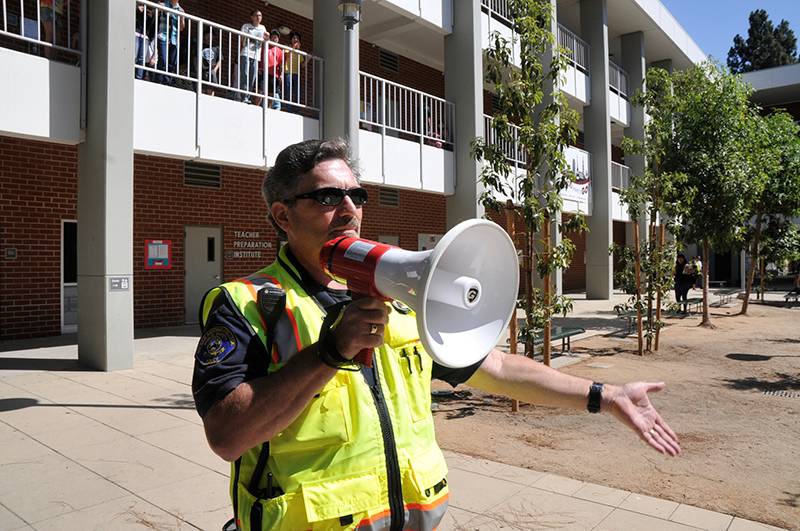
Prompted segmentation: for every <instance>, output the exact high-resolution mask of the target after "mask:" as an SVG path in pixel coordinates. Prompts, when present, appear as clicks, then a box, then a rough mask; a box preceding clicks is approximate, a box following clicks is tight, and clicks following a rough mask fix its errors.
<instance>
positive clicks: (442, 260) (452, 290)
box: [320, 219, 519, 368]
mask: <svg viewBox="0 0 800 531" xmlns="http://www.w3.org/2000/svg"><path fill="white" fill-rule="evenodd" d="M320 263H321V265H322V267H323V268H324V269H325V271H326V272H327V273H328V274H329V275H330V276H331V277H332V278H334V279H336V280H339V281H340V282H342V283H345V284H347V287H348V288H349V289H350V291H351V292H352V293H353V294H354V296H369V297H376V298H381V299H384V300H392V299H396V300H399V301H400V302H403V303H404V304H406V305H408V306H409V307H411V308H412V309H413V310H414V311H415V312H416V314H417V328H418V330H419V334H420V340H421V341H422V344H423V346H424V348H425V350H426V352H427V353H428V354H429V355H430V356H431V357H432V358H433V359H434V360H436V361H437V362H438V363H439V364H441V365H444V366H446V367H453V368H458V367H467V366H469V365H472V364H474V363H476V362H478V361H480V359H482V358H483V357H484V356H485V355H486V354H487V353H488V352H489V351H490V350H491V349H492V348H493V347H494V345H495V344H496V343H497V341H498V339H499V338H500V335H501V334H502V333H503V331H504V330H505V328H506V327H507V326H508V322H509V320H510V319H511V317H512V314H513V313H514V310H515V308H516V299H517V290H518V288H519V265H518V259H517V252H516V249H515V247H514V244H513V242H512V241H511V238H510V237H509V236H508V234H507V233H506V232H505V230H503V228H502V227H500V226H499V225H497V224H495V223H492V222H491V221H486V220H475V219H473V220H468V221H464V222H462V223H460V224H458V225H456V226H455V227H454V228H453V229H451V230H450V231H448V232H447V234H445V235H444V236H443V237H442V239H441V240H440V241H439V243H438V244H436V246H435V247H434V248H433V249H432V250H430V251H419V252H415V251H406V250H403V249H400V248H398V247H394V246H391V245H386V244H383V243H379V242H374V241H370V240H365V239H362V238H351V237H346V236H343V237H340V238H337V239H334V240H331V241H329V242H328V243H326V244H325V245H324V246H323V248H322V251H321V252H320Z"/></svg>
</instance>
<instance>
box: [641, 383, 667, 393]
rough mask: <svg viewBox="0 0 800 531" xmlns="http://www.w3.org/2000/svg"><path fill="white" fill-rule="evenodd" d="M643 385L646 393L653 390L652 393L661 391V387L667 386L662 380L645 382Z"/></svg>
mask: <svg viewBox="0 0 800 531" xmlns="http://www.w3.org/2000/svg"><path fill="white" fill-rule="evenodd" d="M645 385H647V392H648V393H649V392H650V391H653V392H654V393H657V392H659V391H661V390H662V389H664V387H666V386H667V384H665V383H664V382H651V383H647V384H645Z"/></svg>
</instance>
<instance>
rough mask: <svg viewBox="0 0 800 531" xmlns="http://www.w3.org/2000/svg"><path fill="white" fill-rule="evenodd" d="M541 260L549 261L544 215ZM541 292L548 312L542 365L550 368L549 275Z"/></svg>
mask: <svg viewBox="0 0 800 531" xmlns="http://www.w3.org/2000/svg"><path fill="white" fill-rule="evenodd" d="M541 238H542V259H543V260H544V262H545V263H548V261H549V260H550V216H548V215H547V214H545V216H544V221H543V223H542V236H541ZM542 284H543V286H542V287H543V290H544V307H545V311H546V312H548V315H547V320H546V321H545V323H544V330H543V332H544V334H543V335H544V337H543V338H542V341H543V342H544V343H543V344H542V358H544V359H543V361H544V364H545V365H547V366H548V367H549V366H550V338H551V337H552V328H551V321H550V315H549V313H550V299H551V298H552V295H551V293H550V292H551V289H550V273H545V275H544V278H542Z"/></svg>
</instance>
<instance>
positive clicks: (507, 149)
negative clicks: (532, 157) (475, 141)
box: [483, 114, 528, 168]
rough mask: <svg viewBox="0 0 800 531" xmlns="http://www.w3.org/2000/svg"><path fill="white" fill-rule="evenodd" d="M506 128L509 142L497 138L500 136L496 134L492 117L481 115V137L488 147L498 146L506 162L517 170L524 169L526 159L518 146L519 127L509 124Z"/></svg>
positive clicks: (525, 155) (522, 150)
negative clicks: (508, 133)
mask: <svg viewBox="0 0 800 531" xmlns="http://www.w3.org/2000/svg"><path fill="white" fill-rule="evenodd" d="M508 128H509V129H510V131H509V132H510V134H511V140H504V139H501V138H499V137H500V135H499V134H497V132H496V131H495V129H494V126H493V124H492V117H491V116H489V115H488V114H484V115H483V135H484V140H485V141H486V143H487V144H488V145H490V146H495V145H499V146H500V148H501V149H502V150H503V154H505V156H506V159H508V162H510V163H511V164H513V165H515V166H516V167H518V168H525V166H526V163H527V161H528V157H527V154H526V153H525V150H524V149H522V148H521V147H520V145H519V141H518V138H519V127H518V126H516V125H514V124H509V125H508Z"/></svg>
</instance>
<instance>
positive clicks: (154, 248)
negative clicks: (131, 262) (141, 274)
mask: <svg viewBox="0 0 800 531" xmlns="http://www.w3.org/2000/svg"><path fill="white" fill-rule="evenodd" d="M144 268H145V269H172V240H145V241H144Z"/></svg>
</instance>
